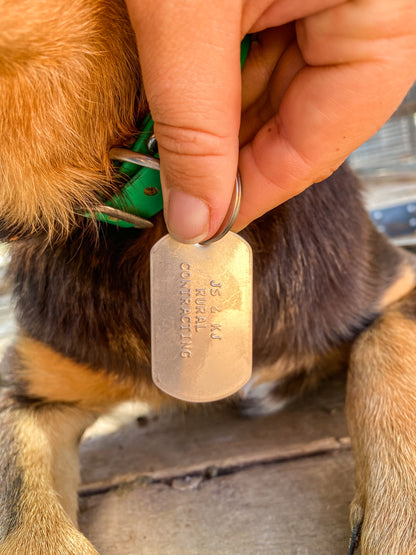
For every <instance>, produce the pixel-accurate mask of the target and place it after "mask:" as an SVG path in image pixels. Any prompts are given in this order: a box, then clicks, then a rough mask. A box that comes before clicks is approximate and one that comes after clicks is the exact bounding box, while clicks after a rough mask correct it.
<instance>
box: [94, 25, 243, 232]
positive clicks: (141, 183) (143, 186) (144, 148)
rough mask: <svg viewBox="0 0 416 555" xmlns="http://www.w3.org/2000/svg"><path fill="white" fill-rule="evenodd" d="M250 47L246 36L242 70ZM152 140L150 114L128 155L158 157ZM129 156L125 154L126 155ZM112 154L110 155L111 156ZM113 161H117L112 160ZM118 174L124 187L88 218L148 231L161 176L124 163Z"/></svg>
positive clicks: (155, 210) (156, 208)
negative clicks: (121, 177)
mask: <svg viewBox="0 0 416 555" xmlns="http://www.w3.org/2000/svg"><path fill="white" fill-rule="evenodd" d="M250 43H251V37H250V35H247V36H246V37H244V39H243V41H242V43H241V67H242V66H243V65H244V62H245V61H246V58H247V55H248V51H249V48H250ZM152 136H153V120H152V117H151V114H150V113H149V114H148V115H147V116H146V117H145V119H144V120H143V123H142V127H141V130H140V131H139V134H138V136H137V138H136V141H135V143H134V144H133V145H131V146H130V152H131V151H134V152H136V153H140V154H144V155H145V157H146V158H148V159H150V158H152V157H154V156H157V154H156V155H155V154H154V153H153V152H151V151H150V150H149V145H150V143H149V140H150V139H151V137H152ZM113 151H117V152H118V153H120V152H123V151H122V149H113ZM128 152H129V151H128V150H126V153H128ZM111 154H112V153H111V152H110V156H111ZM115 158H118V157H117V156H115ZM119 159H120V158H119ZM154 162H156V160H154ZM155 165H156V166H158V163H157V162H156V164H155ZM118 172H119V173H120V175H121V176H123V177H127V179H128V181H127V183H126V184H125V185H124V186H123V188H122V189H121V190H120V191H119V192H118V193H117V194H116V195H114V196H113V197H112V198H111V199H110V200H108V201H107V202H105V204H103V205H102V206H101V207H98V208H97V211H94V213H93V214H89V216H93V217H94V218H95V219H96V220H98V221H100V222H105V223H109V224H113V225H117V226H119V227H151V226H152V224H151V222H148V221H147V220H148V219H149V218H151V217H152V216H154V215H155V214H157V213H158V212H160V211H161V210H162V209H163V196H162V185H161V183H160V172H159V171H158V169H151V168H148V167H143V166H142V165H138V164H137V163H131V162H127V161H125V162H123V163H121V164H119V166H118ZM104 212H105V213H104Z"/></svg>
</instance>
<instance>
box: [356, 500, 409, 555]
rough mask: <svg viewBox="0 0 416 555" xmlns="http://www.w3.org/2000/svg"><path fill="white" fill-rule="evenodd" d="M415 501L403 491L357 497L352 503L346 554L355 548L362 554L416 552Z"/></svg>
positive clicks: (390, 554)
mask: <svg viewBox="0 0 416 555" xmlns="http://www.w3.org/2000/svg"><path fill="white" fill-rule="evenodd" d="M412 497H413V496H412ZM415 501H416V500H415V499H409V498H408V497H407V496H406V495H405V494H404V493H403V492H402V494H401V495H398V496H397V497H396V496H391V495H386V496H384V497H383V495H381V496H380V497H379V496H375V498H373V499H371V498H367V499H363V498H362V497H361V498H357V497H356V498H355V499H354V501H353V502H352V505H351V513H350V520H351V530H352V532H351V541H350V547H349V550H348V555H353V554H354V553H358V552H359V553H360V554H361V555H410V554H414V553H416V502H415ZM358 549H359V551H358Z"/></svg>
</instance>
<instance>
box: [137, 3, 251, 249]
mask: <svg viewBox="0 0 416 555" xmlns="http://www.w3.org/2000/svg"><path fill="white" fill-rule="evenodd" d="M127 5H128V9H129V12H130V18H131V21H132V25H133V28H134V30H135V33H136V38H137V46H138V51H139V59H140V65H141V69H142V74H143V82H144V88H145V92H146V96H147V99H148V102H149V107H150V111H151V113H152V117H153V120H154V124H155V125H154V131H155V135H156V139H157V141H158V146H159V155H160V160H161V180H162V188H163V196H164V204H165V218H166V223H167V226H168V229H169V232H170V233H171V234H172V235H173V236H174V237H176V238H177V239H178V240H180V241H183V242H199V241H202V240H203V239H207V238H209V237H210V236H211V235H213V234H214V233H215V232H216V231H217V229H218V228H219V227H220V225H221V223H222V221H223V219H224V217H225V214H226V212H227V209H228V206H229V203H230V199H231V195H232V192H233V188H234V182H235V176H236V170H237V163H238V131H239V125H240V105H241V73H240V64H239V57H240V20H241V8H238V6H237V5H238V2H235V0H212V1H210V2H206V0H202V1H201V0H193V1H183V0H180V1H175V0H159V1H158V2H140V1H139V0H128V1H127ZM236 6H237V7H236Z"/></svg>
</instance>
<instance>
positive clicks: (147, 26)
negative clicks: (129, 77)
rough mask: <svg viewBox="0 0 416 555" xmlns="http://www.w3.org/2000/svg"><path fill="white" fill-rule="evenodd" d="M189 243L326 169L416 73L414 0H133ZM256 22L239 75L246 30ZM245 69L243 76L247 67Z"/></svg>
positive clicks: (371, 127) (170, 210) (171, 189)
mask: <svg viewBox="0 0 416 555" xmlns="http://www.w3.org/2000/svg"><path fill="white" fill-rule="evenodd" d="M127 6H128V9H129V13H130V18H131V21H132V25H133V28H134V30H135V32H136V37H137V46H138V51H139V56H140V63H141V67H142V72H143V80H144V87H145V91H146V94H147V97H148V100H149V105H150V109H151V112H152V115H153V119H154V121H155V134H156V138H157V140H158V143H159V152H160V158H161V177H162V185H163V191H164V199H165V217H166V221H167V225H168V228H169V231H170V232H171V234H172V235H173V236H175V237H176V238H177V239H179V240H181V241H184V242H196V241H200V240H202V239H205V238H208V237H210V236H212V235H213V234H214V233H215V232H216V231H217V230H218V228H219V227H220V226H221V223H222V222H223V220H224V217H225V214H226V212H227V209H228V206H229V204H230V200H231V195H232V192H233V188H234V181H235V175H236V171H237V165H238V167H239V170H240V173H241V177H242V182H243V197H242V204H241V208H240V213H239V216H238V219H237V221H236V223H235V226H234V229H236V230H240V229H242V228H243V227H245V226H246V225H247V224H248V223H249V222H250V221H252V220H254V219H255V218H258V217H259V216H260V215H262V214H264V213H265V212H267V211H269V210H271V209H272V208H274V207H275V206H277V205H279V204H281V203H282V202H284V201H286V200H288V199H289V198H291V197H293V196H295V195H297V194H299V193H300V192H302V191H303V190H304V189H305V188H306V187H308V186H310V185H311V184H312V183H316V182H319V181H321V180H323V179H324V178H326V177H328V176H329V175H330V174H331V173H332V172H333V171H335V169H336V168H337V167H339V166H340V165H341V163H342V162H343V161H344V160H345V159H346V157H347V156H348V155H349V154H350V153H351V152H352V151H353V150H355V149H356V148H357V147H358V146H359V145H360V144H362V143H363V142H364V141H366V140H367V139H368V138H369V137H370V136H371V135H373V134H374V133H375V132H376V131H377V130H378V129H379V128H380V127H381V125H382V124H383V123H384V122H385V121H386V120H387V119H388V118H389V117H390V115H391V114H392V113H393V112H394V110H395V109H396V108H397V106H398V105H399V104H400V102H401V100H402V99H403V97H404V95H405V94H406V92H407V91H408V89H409V88H410V86H411V85H412V83H413V81H414V80H415V78H416V64H415V63H414V60H415V57H416V3H415V2H414V0H394V2H392V0H348V1H340V0H308V1H307V2H305V0H210V1H209V2H207V1H206V0H158V2H149V1H148V2H145V1H143V0H127ZM247 33H255V37H254V40H253V43H252V45H251V49H250V53H249V57H248V59H247V62H246V64H245V66H244V68H243V72H242V74H241V70H240V62H239V59H240V41H241V40H242V38H243V37H244V36H245V35H246V34H247ZM241 75H242V77H241Z"/></svg>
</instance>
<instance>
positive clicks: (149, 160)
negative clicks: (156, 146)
mask: <svg viewBox="0 0 416 555" xmlns="http://www.w3.org/2000/svg"><path fill="white" fill-rule="evenodd" d="M110 158H111V160H118V161H120V162H130V164H136V166H143V167H144V168H150V169H151V170H159V171H160V160H159V159H158V158H154V157H153V156H149V155H147V154H142V153H141V152H135V151H134V150H130V149H128V148H112V149H111V150H110Z"/></svg>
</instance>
